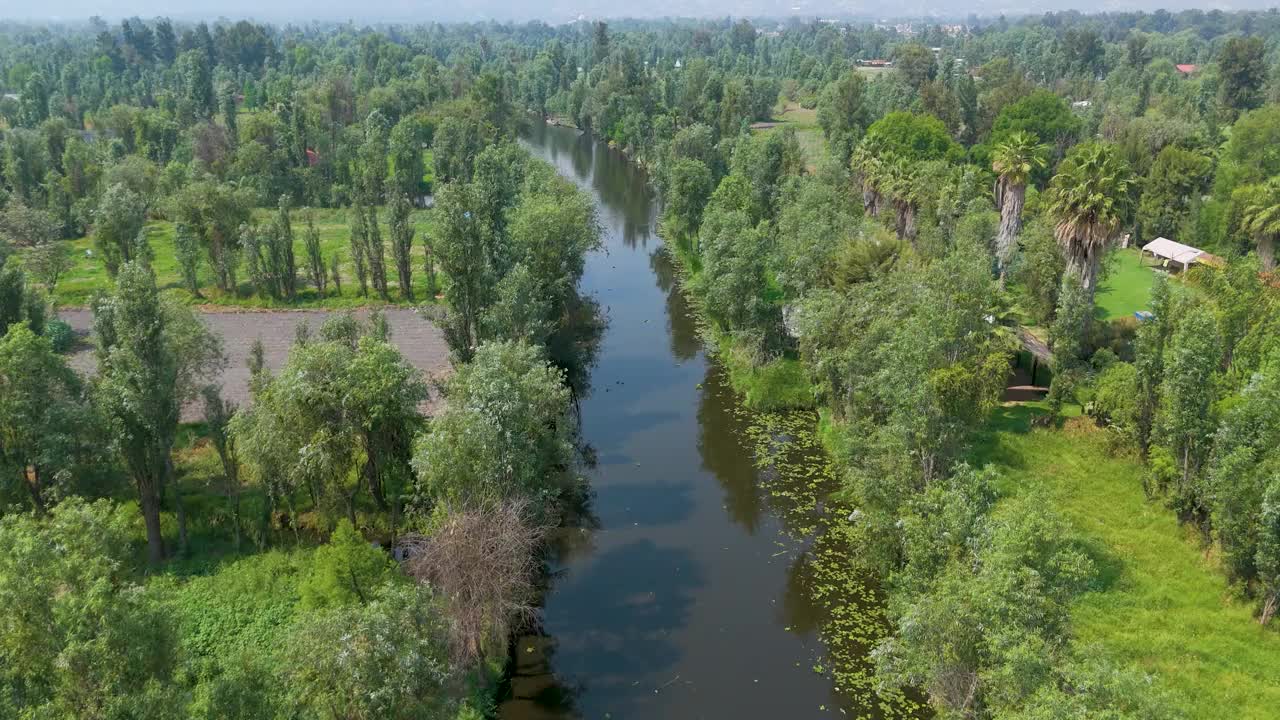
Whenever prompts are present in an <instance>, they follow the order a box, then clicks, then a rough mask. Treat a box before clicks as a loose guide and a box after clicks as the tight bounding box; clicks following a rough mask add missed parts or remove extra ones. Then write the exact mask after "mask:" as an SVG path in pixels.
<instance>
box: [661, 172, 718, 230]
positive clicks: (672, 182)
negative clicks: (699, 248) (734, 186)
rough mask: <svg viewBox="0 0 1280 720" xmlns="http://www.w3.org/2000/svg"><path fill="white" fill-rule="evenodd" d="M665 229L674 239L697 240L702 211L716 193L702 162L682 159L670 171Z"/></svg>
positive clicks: (664, 221) (710, 177) (664, 218)
mask: <svg viewBox="0 0 1280 720" xmlns="http://www.w3.org/2000/svg"><path fill="white" fill-rule="evenodd" d="M666 178H667V191H666V195H665V197H666V200H667V201H666V203H665V205H664V207H663V216H662V219H663V222H662V224H663V228H664V229H665V230H667V231H668V232H670V233H672V235H671V236H672V237H673V238H684V237H696V236H697V233H698V226H699V225H700V224H701V223H702V210H703V208H704V207H706V204H707V201H708V200H710V199H711V192H712V191H713V190H714V189H715V186H714V180H713V179H712V176H711V170H710V169H709V168H707V166H706V165H704V164H703V163H702V162H701V161H699V160H694V159H692V158H680V159H678V160H676V161H675V162H674V163H672V164H671V166H670V167H669V168H667V174H666Z"/></svg>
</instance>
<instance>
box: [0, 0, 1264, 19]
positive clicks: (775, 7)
mask: <svg viewBox="0 0 1280 720" xmlns="http://www.w3.org/2000/svg"><path fill="white" fill-rule="evenodd" d="M1269 4H1270V5H1274V4H1275V0H1229V1H1227V2H1218V1H1214V0H1211V1H1210V2H1207V3H1206V2H1204V1H1203V0H1201V1H1200V2H1196V0H1041V1H1036V0H995V1H994V2H993V1H991V0H986V1H984V2H980V3H974V2H972V1H971V0H970V1H965V2H962V1H961V0H905V1H899V2H893V3H885V2H863V1H860V0H646V1H645V2H634V1H624V0H544V1H542V2H534V1H532V0H461V1H459V0H451V1H442V0H0V18H9V19H13V18H19V19H40V20H46V19H84V18H88V17H90V16H93V15H100V16H102V17H104V18H107V19H109V20H114V19H118V18H121V17H128V16H131V15H138V16H140V17H144V18H149V17H154V16H157V15H167V16H169V17H171V18H174V19H197V18H199V19H213V18H218V17H227V18H242V17H249V18H255V19H259V20H267V21H274V22H279V21H290V20H292V21H304V22H305V21H307V20H356V21H378V20H395V21H430V20H438V21H446V22H447V21H460V20H485V19H498V20H530V19H540V20H546V21H548V22H553V23H555V22H563V21H567V20H572V19H574V18H576V17H578V16H579V15H586V16H588V17H662V16H673V17H677V16H678V17H708V16H711V17H723V16H726V15H734V16H772V17H781V16H784V15H805V16H814V15H854V16H858V17H886V18H887V17H893V16H897V17H901V16H906V15H917V16H923V15H940V16H941V15H948V16H957V17H963V16H964V15H966V14H968V13H970V12H977V13H978V14H981V15H986V16H991V15H995V14H998V13H1001V12H1004V13H1008V14H1027V13H1039V12H1044V11H1046V10H1062V9H1078V10H1084V11H1102V10H1154V9H1157V8H1161V7H1163V8H1168V9H1171V10H1177V9H1185V8H1193V7H1199V8H1201V9H1204V10H1209V9H1211V8H1220V9H1223V10H1231V9H1237V10H1239V9H1247V8H1263V7H1267V6H1268V5H1269Z"/></svg>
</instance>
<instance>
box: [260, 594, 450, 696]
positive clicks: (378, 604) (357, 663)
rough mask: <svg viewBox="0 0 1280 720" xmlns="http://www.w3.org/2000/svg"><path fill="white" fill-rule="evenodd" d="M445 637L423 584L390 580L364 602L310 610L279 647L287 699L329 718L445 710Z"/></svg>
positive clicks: (447, 678)
mask: <svg viewBox="0 0 1280 720" xmlns="http://www.w3.org/2000/svg"><path fill="white" fill-rule="evenodd" d="M447 637H448V636H447V627H446V625H445V621H444V616H443V615H442V613H441V612H440V609H439V604H438V601H437V600H436V598H435V597H434V596H433V594H432V592H431V589H430V588H428V587H426V586H424V585H404V586H398V587H397V586H392V587H390V588H388V589H387V590H386V592H385V594H384V595H383V596H382V597H381V598H379V599H377V600H374V601H372V602H370V603H368V604H361V605H350V606H346V607H341V608H336V609H332V610H328V611H324V612H320V613H317V614H315V615H312V616H310V617H308V618H306V619H305V620H303V621H302V622H301V623H300V624H299V625H298V627H297V629H296V630H295V631H294V632H293V633H292V635H291V637H290V638H289V641H288V644H287V647H286V648H285V650H284V655H285V657H286V658H287V660H286V665H285V666H284V667H283V668H282V674H283V675H284V677H285V682H286V687H287V698H288V702H289V704H290V705H291V706H292V707H295V708H300V709H302V710H304V711H305V712H306V713H308V714H309V715H312V716H314V717H320V718H333V720H337V719H338V718H352V717H370V718H372V717H378V718H389V719H391V720H421V719H424V718H425V719H427V720H435V719H437V718H438V719H440V720H445V719H447V718H451V717H453V713H454V712H456V700H455V699H454V698H453V696H452V693H451V690H452V687H451V685H452V683H453V682H454V678H455V670H454V668H452V667H451V665H450V662H449V656H448V653H447ZM371 689H372V690H373V691H372V692H371Z"/></svg>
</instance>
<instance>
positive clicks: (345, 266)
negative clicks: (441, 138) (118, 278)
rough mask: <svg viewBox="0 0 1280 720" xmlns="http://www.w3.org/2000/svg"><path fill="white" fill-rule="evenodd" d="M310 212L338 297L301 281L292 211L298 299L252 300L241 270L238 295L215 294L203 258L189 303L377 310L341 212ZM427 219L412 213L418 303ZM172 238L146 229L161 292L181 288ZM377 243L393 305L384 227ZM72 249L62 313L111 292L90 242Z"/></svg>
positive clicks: (299, 230) (162, 229) (299, 231)
mask: <svg viewBox="0 0 1280 720" xmlns="http://www.w3.org/2000/svg"><path fill="white" fill-rule="evenodd" d="M310 212H311V213H312V215H313V217H314V218H315V223H316V229H317V230H319V231H320V245H321V249H322V251H323V254H324V258H325V263H326V265H327V264H328V263H329V262H330V258H332V257H333V256H334V254H335V253H336V254H337V256H338V257H339V258H340V262H339V272H340V274H341V275H342V292H341V293H338V292H336V291H335V290H334V288H333V284H332V281H330V283H329V285H330V287H329V293H328V295H326V296H323V297H322V296H320V294H319V293H318V292H317V291H316V290H315V288H313V287H312V286H311V285H310V283H308V282H307V281H306V269H305V266H306V262H307V251H306V244H305V240H304V236H305V233H306V222H307V221H306V214H305V212H303V211H294V212H293V214H292V219H293V234H294V249H293V252H294V257H295V258H296V263H297V267H298V275H299V294H298V299H297V301H296V302H293V303H285V302H279V301H274V300H272V299H270V298H260V297H257V296H256V295H254V294H253V288H252V286H251V284H250V283H249V278H248V275H247V272H246V271H245V269H244V267H243V266H242V267H241V268H240V272H239V276H240V277H239V280H240V292H239V293H234V294H233V293H222V292H219V291H218V290H217V288H215V287H214V277H213V270H212V268H211V267H210V266H209V263H208V258H206V257H202V258H201V262H200V266H199V272H198V276H197V277H198V279H199V283H200V288H201V295H202V296H203V297H201V298H196V297H192V298H191V301H192V302H193V303H200V304H209V305H219V306H228V307H245V308H278V307H289V308H331V309H337V308H348V307H356V306H360V305H376V304H381V303H380V302H379V301H378V300H377V297H376V295H374V294H373V293H372V289H371V290H370V295H371V296H370V297H368V298H366V297H361V295H360V285H359V282H358V281H357V279H356V274H355V268H354V266H353V265H352V263H351V244H350V243H351V230H350V227H349V226H348V224H347V213H346V211H345V210H341V209H339V210H328V209H317V210H312V211H310ZM274 213H275V211H274V210H271V209H263V208H259V209H257V210H255V211H254V220H255V221H257V222H258V223H259V224H266V223H268V222H270V220H271V218H272V217H273V216H274ZM428 215H429V214H428V213H427V212H425V211H416V212H415V213H414V216H413V220H414V224H415V226H416V227H417V230H418V231H417V234H416V235H415V236H414V248H413V270H414V272H413V286H414V297H415V298H416V299H417V301H418V302H422V301H424V300H427V299H429V298H430V297H431V295H430V293H429V292H428V278H427V275H426V273H424V272H423V270H422V267H423V259H424V255H423V249H422V238H424V237H428V236H429V235H428V233H429V230H430V224H429V222H428ZM173 233H174V226H173V223H171V222H168V221H153V222H150V223H148V224H147V239H148V241H149V242H150V244H151V249H152V252H153V254H154V260H153V261H152V267H153V268H154V269H155V272H156V280H157V282H158V283H159V285H160V287H161V288H162V289H165V288H184V286H183V284H182V275H181V272H180V270H179V267H178V261H177V259H176V257H175V255H174V246H173ZM382 238H383V242H384V244H385V245H386V264H387V281H388V285H389V287H390V288H391V297H392V301H393V302H399V301H400V294H399V287H398V281H397V279H396V270H395V261H394V257H393V255H392V252H391V245H390V232H388V230H387V228H386V227H385V226H384V227H383V228H382ZM71 248H72V266H71V268H70V269H69V270H68V271H67V273H66V274H65V275H63V276H62V278H61V279H60V280H59V281H58V285H57V288H56V291H55V292H54V294H53V296H54V300H55V301H56V302H57V303H58V304H59V305H60V306H62V307H82V306H84V305H87V304H88V303H89V300H90V299H91V298H92V297H93V295H94V293H96V292H99V291H106V290H108V289H109V288H110V287H111V277H110V276H109V275H108V274H107V268H106V266H105V265H104V264H103V262H102V259H101V258H100V257H98V253H97V251H96V250H94V247H93V239H92V238H91V237H83V238H79V239H77V240H72V241H71ZM90 253H92V254H90ZM437 282H438V281H437Z"/></svg>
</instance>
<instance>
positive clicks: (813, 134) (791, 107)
mask: <svg viewBox="0 0 1280 720" xmlns="http://www.w3.org/2000/svg"><path fill="white" fill-rule="evenodd" d="M763 124H764V125H766V126H767V127H760V128H757V129H755V130H754V132H757V133H761V134H766V133H771V132H777V130H778V129H779V128H784V127H786V128H791V129H792V130H794V131H795V133H796V140H797V141H798V142H799V143H800V149H801V150H802V151H803V152H804V157H805V166H806V167H807V168H808V169H809V171H810V172H812V171H813V169H814V168H815V167H816V165H817V162H818V160H819V159H820V158H822V157H823V156H824V155H825V154H826V151H827V147H826V140H825V139H824V138H823V137H822V128H821V127H820V126H819V125H818V111H817V110H813V109H805V108H802V107H800V105H799V104H798V103H794V102H788V103H784V104H783V105H782V106H781V107H779V108H778V109H777V111H776V112H775V113H774V115H773V117H772V118H770V119H769V122H768V123H763Z"/></svg>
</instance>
